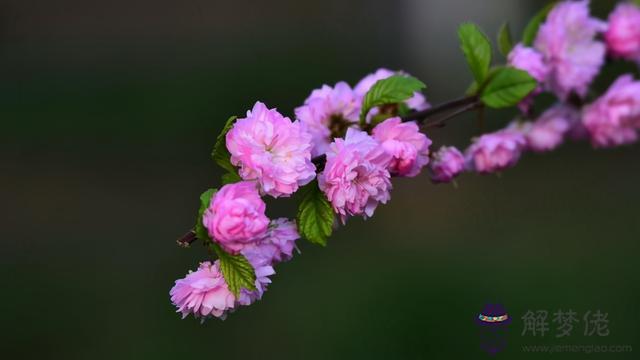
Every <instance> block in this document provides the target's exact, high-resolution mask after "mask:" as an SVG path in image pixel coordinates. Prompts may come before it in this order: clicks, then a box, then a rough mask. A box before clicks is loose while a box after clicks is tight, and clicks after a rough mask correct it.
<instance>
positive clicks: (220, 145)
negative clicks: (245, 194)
mask: <svg viewBox="0 0 640 360" xmlns="http://www.w3.org/2000/svg"><path fill="white" fill-rule="evenodd" d="M236 118H237V116H232V117H230V118H229V119H228V120H227V122H226V123H225V124H224V127H223V128H222V131H221V132H220V134H219V135H218V138H217V139H216V144H215V145H214V146H213V152H212V153H211V157H212V158H213V160H214V161H215V162H216V163H217V164H218V165H220V167H222V168H223V169H225V170H227V171H228V172H231V173H235V172H237V170H236V168H235V166H233V165H232V164H231V160H230V158H231V154H230V153H229V150H227V144H226V136H227V133H228V132H229V130H231V128H232V127H233V124H234V123H235V122H236Z"/></svg>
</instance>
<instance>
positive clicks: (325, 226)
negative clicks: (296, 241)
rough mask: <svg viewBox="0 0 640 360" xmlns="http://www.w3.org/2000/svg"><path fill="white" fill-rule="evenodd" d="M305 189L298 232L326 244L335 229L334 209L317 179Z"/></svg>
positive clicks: (300, 208) (299, 214) (299, 215)
mask: <svg viewBox="0 0 640 360" xmlns="http://www.w3.org/2000/svg"><path fill="white" fill-rule="evenodd" d="M304 190H305V192H304V195H303V197H302V202H300V206H299V207H298V215H297V217H296V223H297V224H298V232H299V233H300V235H302V236H303V237H304V238H306V239H307V240H309V241H310V242H312V243H314V244H318V245H322V246H326V245H327V238H328V237H329V236H331V232H332V231H333V220H334V216H333V209H332V208H331V204H329V201H328V200H327V198H326V197H325V196H324V193H323V192H322V191H321V190H320V188H319V187H318V183H317V182H316V181H314V182H312V183H310V184H309V185H307V186H306V187H305V189H304Z"/></svg>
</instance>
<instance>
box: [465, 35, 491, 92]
mask: <svg viewBox="0 0 640 360" xmlns="http://www.w3.org/2000/svg"><path fill="white" fill-rule="evenodd" d="M458 37H459V38H460V45H461V48H462V52H463V53H464V56H465V57H466V58H467V64H469V68H470V69H471V73H473V77H474V79H475V80H476V82H477V83H478V84H482V83H483V82H484V81H485V79H486V78H487V74H488V73H489V67H490V66H491V43H490V42H489V39H488V38H487V36H486V35H485V34H484V33H483V32H482V30H480V28H479V27H478V26H477V25H475V24H472V23H466V24H462V25H461V26H460V28H459V29H458Z"/></svg>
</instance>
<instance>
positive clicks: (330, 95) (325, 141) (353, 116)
mask: <svg viewBox="0 0 640 360" xmlns="http://www.w3.org/2000/svg"><path fill="white" fill-rule="evenodd" d="M295 113H296V118H297V119H298V120H300V122H301V123H302V124H303V125H304V126H305V129H306V130H307V132H308V133H309V134H311V136H312V139H313V149H312V152H311V155H312V156H314V157H315V156H318V155H322V154H324V153H325V152H326V151H327V149H328V148H329V144H330V143H331V141H332V135H335V134H332V131H331V130H332V128H334V129H336V128H339V127H346V126H348V124H350V123H355V122H357V121H358V116H359V114H360V101H359V98H358V97H357V96H356V94H355V93H354V92H353V90H352V89H351V87H350V86H349V85H348V84H347V83H345V82H339V83H337V84H336V86H335V87H333V88H332V87H330V86H328V85H323V86H322V87H321V88H320V89H316V90H313V91H312V92H311V95H310V96H309V97H308V98H307V99H306V100H305V101H304V105H302V106H300V107H298V108H296V110H295Z"/></svg>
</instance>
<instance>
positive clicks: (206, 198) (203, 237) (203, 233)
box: [194, 189, 218, 243]
mask: <svg viewBox="0 0 640 360" xmlns="http://www.w3.org/2000/svg"><path fill="white" fill-rule="evenodd" d="M217 191H218V190H217V189H208V190H207V191H205V192H203V193H202V194H201V195H200V208H199V209H198V218H197V219H196V226H195V229H194V231H195V233H196V237H197V238H198V240H200V241H202V242H203V243H208V242H211V238H210V237H209V233H208V232H207V229H206V228H205V227H204V225H203V224H202V215H204V212H205V210H207V208H208V207H209V204H210V203H211V199H213V197H214V196H215V195H216V192H217Z"/></svg>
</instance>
